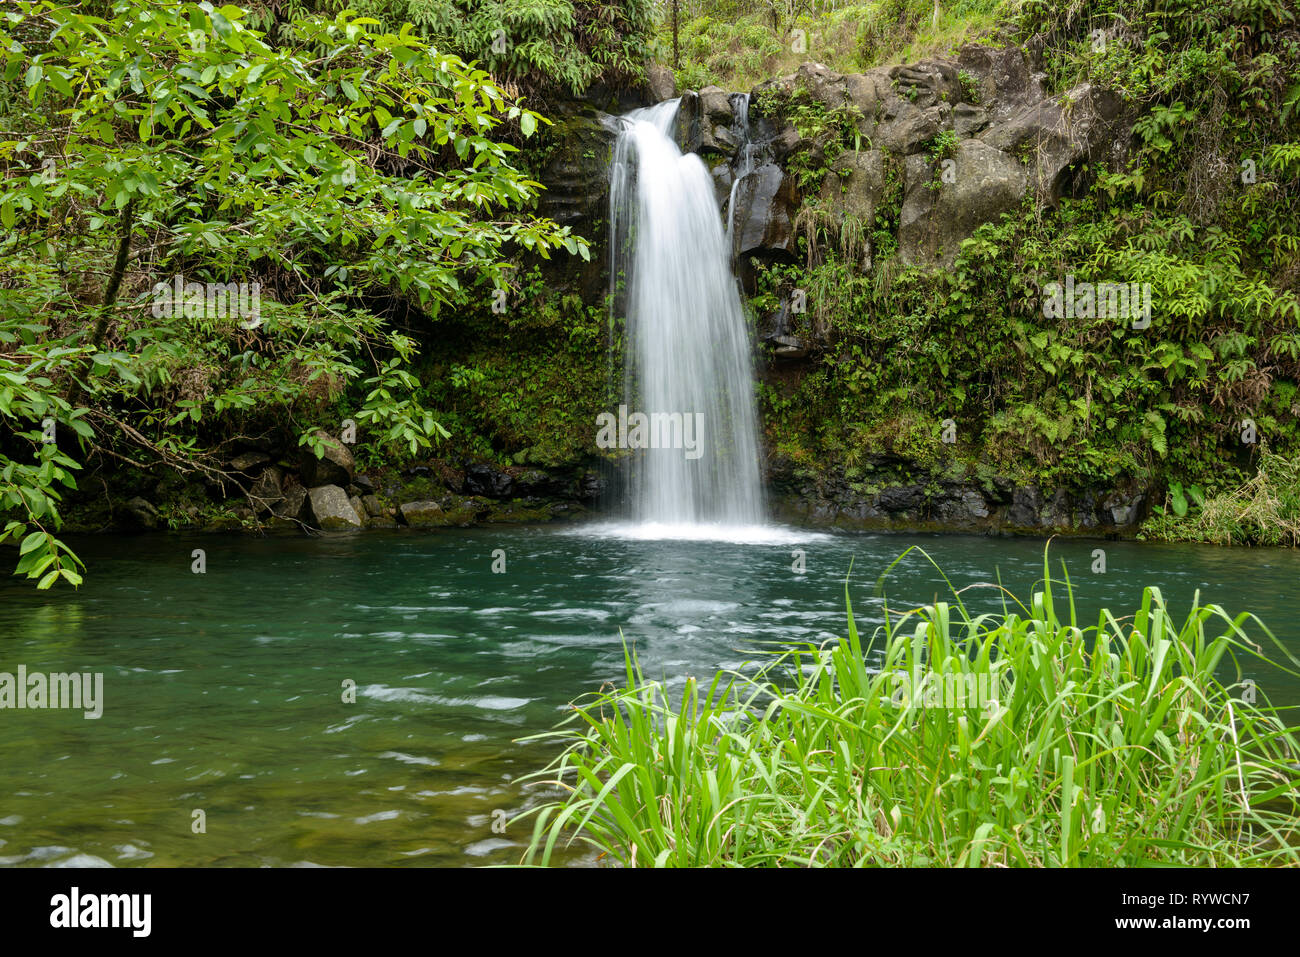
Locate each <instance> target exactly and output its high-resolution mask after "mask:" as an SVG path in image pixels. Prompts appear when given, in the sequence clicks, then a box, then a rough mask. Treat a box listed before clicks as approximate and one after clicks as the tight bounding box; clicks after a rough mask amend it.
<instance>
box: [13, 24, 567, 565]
mask: <svg viewBox="0 0 1300 957" xmlns="http://www.w3.org/2000/svg"><path fill="white" fill-rule="evenodd" d="M244 19H245V16H244V11H243V10H242V9H240V8H238V7H235V6H223V7H220V8H217V7H214V6H213V5H212V4H210V3H202V4H184V3H180V2H175V0H166V2H150V3H141V2H135V0H121V2H118V3H115V4H114V5H113V6H112V9H111V14H110V15H109V16H104V17H101V16H95V15H93V14H91V13H83V12H80V11H78V10H77V9H76V8H73V7H68V6H66V5H61V4H57V3H54V2H45V0H20V2H16V3H13V4H10V5H9V6H8V7H6V8H5V10H4V11H3V14H2V15H0V48H3V51H4V52H3V54H0V55H2V56H3V58H4V59H3V61H2V62H3V87H4V90H5V93H6V96H5V98H4V100H3V102H4V104H5V106H6V107H7V109H8V113H9V115H8V120H9V123H8V128H9V129H16V130H17V131H18V132H17V133H16V134H11V135H10V137H9V138H6V139H5V140H4V141H3V142H0V164H2V165H3V168H4V171H5V174H6V175H5V177H4V179H3V181H2V182H0V223H3V225H4V227H5V234H4V237H3V239H0V256H2V257H3V261H4V266H3V269H2V270H0V376H3V377H4V381H5V383H6V385H5V388H4V389H3V391H0V418H3V420H4V421H6V422H8V423H10V426H11V437H9V438H6V439H4V440H3V442H2V444H0V482H3V483H4V484H3V485H0V494H3V498H0V508H3V510H4V511H5V512H6V513H7V514H8V515H9V516H10V519H9V522H8V524H7V525H6V527H5V532H4V536H5V537H7V538H11V539H14V540H19V539H21V545H20V556H21V561H20V566H19V567H20V569H21V570H22V571H24V572H26V573H27V574H28V575H30V576H32V577H36V576H40V586H41V587H49V585H51V584H52V583H53V581H54V580H55V578H57V577H58V576H57V575H55V576H54V577H51V572H58V573H60V574H61V575H62V577H64V578H65V579H67V580H68V581H72V582H73V583H74V584H75V583H76V582H77V581H79V578H78V576H77V575H76V573H75V571H74V570H73V567H72V565H71V564H69V561H70V560H65V558H64V557H63V556H64V554H65V552H64V550H63V549H62V547H61V545H60V543H59V542H58V541H57V539H55V538H54V537H53V535H52V534H51V530H54V529H57V528H58V526H59V512H58V508H57V502H58V493H57V491H56V486H59V485H62V486H65V487H68V486H71V485H72V478H71V472H70V470H71V469H73V468H75V467H76V463H75V461H74V460H73V458H72V454H73V451H74V446H75V447H77V448H79V449H80V450H81V451H82V452H83V453H85V454H88V455H96V456H110V457H114V458H116V459H119V460H122V461H125V462H127V463H129V464H132V465H138V466H141V467H148V466H150V465H156V464H163V465H166V466H170V467H173V468H177V469H180V470H182V471H184V470H191V471H200V472H204V473H207V474H209V475H210V476H212V477H214V478H218V479H229V476H225V475H223V474H222V471H221V469H220V467H219V466H218V465H217V464H215V463H214V461H213V459H212V457H211V456H207V455H205V454H203V452H202V450H201V446H200V444H199V441H198V440H199V436H200V431H199V430H201V429H204V428H205V427H211V426H213V425H214V424H215V423H216V422H217V421H219V420H220V419H222V418H223V417H235V422H236V424H239V423H240V422H241V421H247V417H249V416H251V415H254V414H260V415H268V414H278V415H279V416H280V417H282V418H284V419H287V420H289V421H290V422H293V421H294V418H295V416H296V415H298V414H301V413H303V412H307V414H309V415H310V414H311V410H313V409H314V408H317V407H319V406H320V405H321V404H322V403H324V402H328V401H329V400H331V399H333V398H336V397H337V396H338V395H339V394H340V393H341V392H342V390H344V389H345V388H346V387H347V386H348V384H349V383H353V382H357V383H358V384H360V382H359V380H361V379H363V378H364V377H365V376H366V373H367V370H372V371H373V375H372V377H371V380H370V382H369V383H367V384H368V385H369V386H370V387H371V388H370V390H369V392H368V394H367V395H366V396H365V397H364V398H362V399H360V401H359V403H358V405H357V407H356V417H357V418H358V419H360V420H361V421H362V422H367V423H369V424H371V425H372V426H374V427H376V428H378V429H380V430H384V429H386V430H387V436H388V437H389V438H393V439H395V440H402V441H412V442H415V443H416V444H417V445H418V444H421V443H422V442H426V441H428V440H429V439H430V438H431V437H433V436H436V435H437V434H438V432H439V426H438V424H437V422H436V421H435V419H434V417H433V416H432V415H430V414H429V412H428V410H425V409H423V408H421V407H419V404H418V402H416V401H414V396H412V395H408V396H402V395H399V394H398V392H399V391H401V390H406V391H408V392H409V387H410V386H411V384H412V380H411V379H410V377H409V376H406V375H405V374H404V373H403V372H402V371H401V367H402V366H404V365H406V364H407V363H408V361H409V360H410V359H411V357H412V355H413V348H412V345H411V341H410V340H409V339H408V338H406V337H404V336H403V335H401V334H400V333H398V332H397V331H395V330H394V329H393V328H392V326H391V324H390V320H389V318H388V317H386V316H385V315H383V314H381V313H378V312H372V311H370V310H366V309H362V308H359V303H361V302H362V301H364V300H365V299H370V300H371V301H373V300H375V299H376V298H378V299H379V300H380V301H383V302H388V303H390V308H392V304H396V303H404V307H403V311H410V310H414V311H418V312H419V313H421V314H422V315H423V316H425V317H429V318H432V317H436V316H437V314H438V311H439V308H440V306H442V305H443V304H446V303H449V302H455V301H457V300H458V298H460V297H462V296H463V295H464V289H465V287H466V286H467V285H469V284H472V283H478V284H480V285H488V286H491V285H496V286H500V285H502V284H503V282H504V280H503V279H502V273H501V269H502V263H503V261H504V259H505V258H506V257H507V256H508V255H510V254H512V253H515V252H518V251H521V250H522V251H527V252H530V253H534V254H540V255H541V256H546V255H548V253H549V251H550V250H554V249H567V250H568V251H569V252H574V253H580V254H583V255H586V253H587V250H586V246H585V244H584V243H582V242H581V241H580V240H578V239H577V238H575V237H573V236H572V235H570V234H569V232H568V230H567V229H560V228H558V227H557V226H556V225H555V224H554V223H552V222H550V221H549V220H545V219H538V218H535V217H529V216H518V215H510V214H508V213H507V212H506V211H507V210H509V208H511V207H517V206H521V205H524V204H527V203H529V202H530V201H531V200H532V198H533V197H534V195H535V191H536V189H537V184H536V183H534V182H532V181H530V180H529V179H527V178H526V177H525V176H523V175H522V174H521V173H519V172H518V171H517V170H516V169H515V168H514V167H513V166H512V165H511V162H510V159H511V157H510V154H511V152H512V151H513V149H514V148H513V147H510V146H508V145H505V144H502V143H500V142H497V141H496V140H494V139H493V138H492V132H493V130H494V129H496V128H498V127H499V126H501V124H503V123H506V122H508V121H509V122H517V123H518V124H519V126H520V128H521V129H522V130H523V132H524V133H525V134H527V133H530V132H531V131H532V130H533V129H534V128H535V127H536V125H537V124H538V123H539V122H541V118H540V117H538V116H537V115H536V114H535V113H532V112H530V111H527V110H523V109H521V108H520V107H519V106H517V105H514V104H512V103H510V102H509V101H508V100H507V99H506V97H505V96H504V95H503V93H502V92H501V90H500V89H499V87H498V86H496V85H495V83H494V82H493V80H492V78H491V77H490V76H489V75H488V74H486V73H484V72H483V71H481V70H476V69H474V68H471V67H469V66H467V65H466V64H464V63H463V62H462V61H460V60H459V59H458V58H456V57H454V56H450V55H444V54H440V53H438V52H436V51H434V50H433V49H431V48H430V46H429V45H428V43H426V42H425V41H424V40H422V39H420V37H419V36H418V35H416V34H415V33H413V32H412V31H411V30H410V29H409V28H407V29H403V30H402V31H401V32H400V33H397V34H387V33H375V32H371V30H370V27H371V26H373V25H374V22H373V21H366V20H359V19H356V18H353V17H350V16H346V15H340V16H339V17H338V18H336V19H334V20H321V19H302V20H296V21H294V22H292V23H291V24H289V25H288V26H287V29H285V30H284V31H282V33H281V36H280V40H281V42H282V45H281V46H272V45H271V43H270V42H269V41H268V38H266V37H265V36H263V35H262V34H261V33H260V32H258V31H257V30H254V29H252V28H250V27H249V26H247V25H246V24H245V23H244V22H243V21H244ZM305 51H311V55H310V56H308V55H305ZM16 94H17V95H16ZM250 276H251V277H256V278H260V280H261V284H262V286H264V287H265V288H266V289H267V295H266V296H265V297H264V299H265V300H266V301H265V302H264V303H263V305H262V309H261V312H260V314H259V315H258V316H257V317H256V321H255V322H251V323H250V322H242V323H241V322H240V321H239V318H238V317H235V316H231V315H229V314H226V313H224V312H219V313H217V314H216V315H213V314H211V313H210V312H209V311H207V310H206V309H205V307H204V303H203V301H202V296H201V295H200V301H199V302H198V303H187V304H186V306H185V308H180V309H164V310H161V311H160V310H159V309H158V308H157V306H158V303H159V298H158V297H159V291H158V290H159V287H158V285H156V284H158V283H162V284H163V285H166V283H167V281H168V280H170V279H172V278H173V277H175V278H177V279H178V280H179V279H182V277H183V279H184V281H185V282H188V281H189V280H190V279H191V278H193V279H196V280H203V281H205V282H206V283H209V284H210V283H214V282H215V283H222V284H224V283H226V282H229V281H232V280H233V279H240V280H245V279H248V278H250ZM196 288H197V287H196ZM210 288H211V287H210V286H209V289H210ZM191 305H193V306H195V308H190V306H191ZM241 416H242V417H244V418H243V419H240V418H239V417H241ZM43 418H44V419H48V420H52V421H53V422H54V428H53V431H52V433H48V432H43V431H41V430H40V429H36V430H33V429H32V428H31V426H33V425H39V423H40V421H41V420H42V419H43ZM298 425H299V426H300V427H301V425H302V423H301V422H299V423H298ZM51 434H52V437H53V440H52V441H47V439H49V437H50V435H51Z"/></svg>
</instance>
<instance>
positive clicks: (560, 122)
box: [0, 0, 1300, 588]
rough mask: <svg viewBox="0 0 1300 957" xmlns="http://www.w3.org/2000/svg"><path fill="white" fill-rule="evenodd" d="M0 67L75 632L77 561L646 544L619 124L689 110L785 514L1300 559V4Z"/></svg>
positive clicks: (235, 10)
mask: <svg viewBox="0 0 1300 957" xmlns="http://www.w3.org/2000/svg"><path fill="white" fill-rule="evenodd" d="M0 47H2V48H3V57H4V60H3V63H4V70H3V76H2V77H0V128H2V129H3V132H2V133H0V171H3V180H2V181H0V226H2V227H3V229H2V231H0V417H2V418H3V422H4V429H3V430H0V509H2V510H3V513H4V514H3V516H0V517H2V518H3V521H4V525H3V526H2V530H3V532H4V536H5V539H6V542H7V544H8V545H10V546H12V547H13V549H14V551H13V557H12V561H13V562H14V564H15V567H16V571H17V572H18V573H19V574H22V575H25V576H27V577H29V578H31V579H33V580H34V581H35V582H36V584H37V585H38V587H42V588H46V587H51V586H53V585H54V584H55V583H56V582H58V581H60V580H63V581H65V582H68V583H71V584H73V585H76V584H78V583H79V582H80V581H81V579H82V574H83V572H84V569H83V567H82V566H81V564H80V562H79V560H78V559H77V558H76V556H75V555H74V554H72V553H71V552H70V551H69V550H68V549H67V548H66V547H65V546H64V545H63V544H62V542H61V541H60V539H59V538H58V535H59V534H60V530H61V529H64V528H69V527H72V528H77V529H83V530H88V529H102V528H108V527H121V526H131V525H134V526H137V527H144V528H162V527H170V528H180V527H204V528H246V529H254V530H256V529H262V528H266V527H269V526H282V527H286V528H312V527H324V528H329V527H355V526H359V525H363V524H380V525H382V524H396V523H399V522H401V523H406V524H419V523H425V524H467V523H472V522H476V521H496V520H504V521H513V520H520V519H539V518H548V517H558V516H560V515H563V514H566V513H571V512H573V511H575V510H577V509H579V508H582V507H592V506H594V505H596V503H598V502H600V501H602V497H603V500H604V502H605V503H606V504H607V505H608V503H609V501H610V500H611V499H612V498H616V489H617V486H618V470H619V461H620V456H619V453H618V452H617V451H612V452H611V451H605V450H601V449H598V448H597V447H596V442H595V439H596V429H595V427H594V423H595V420H596V416H597V415H598V414H599V413H600V412H602V411H606V410H609V409H611V408H613V407H615V406H616V405H617V402H618V394H619V385H620V378H619V376H620V372H619V363H620V356H621V335H622V330H621V327H620V323H619V321H618V318H617V313H618V309H617V299H618V296H617V291H618V284H617V281H616V282H615V283H614V284H613V286H612V287H611V282H610V277H609V275H608V268H609V267H608V263H609V261H610V260H609V255H608V245H609V242H610V239H609V237H608V236H607V235H606V233H607V229H606V222H605V220H606V217H607V208H606V204H607V195H608V194H607V184H606V179H605V178H606V176H607V172H606V170H607V165H608V161H609V150H610V145H611V142H612V139H611V134H610V125H609V123H608V122H607V119H608V117H611V116H614V115H617V114H618V113H620V112H623V111H626V110H627V109H631V108H634V107H637V106H642V105H647V104H650V103H652V102H654V101H655V100H658V99H663V98H665V97H668V96H674V95H679V94H680V95H682V106H681V111H682V123H681V126H682V130H681V135H682V137H683V142H684V145H686V146H688V147H689V148H691V149H694V150H695V151H696V152H697V153H699V154H700V155H701V156H702V157H704V159H705V160H706V162H707V163H709V164H710V165H711V167H712V169H713V171H714V175H715V181H716V182H717V185H718V193H719V210H720V215H722V214H723V211H724V210H725V211H726V215H727V216H729V217H731V218H733V219H734V220H735V221H736V228H735V244H734V252H735V266H736V271H737V274H738V276H739V277H740V280H741V283H742V289H743V291H744V293H745V298H746V306H747V309H748V311H749V313H750V319H751V323H752V328H753V330H754V334H755V339H756V342H757V343H758V350H759V357H760V371H759V381H758V383H757V384H756V389H757V395H758V400H759V410H760V415H761V420H762V424H763V432H764V442H765V463H764V465H765V474H766V476H767V479H768V484H769V489H770V493H771V496H772V498H773V500H774V503H775V505H776V507H777V510H778V513H779V514H785V515H789V516H793V517H796V518H798V519H800V520H805V521H812V522H827V523H835V524H855V523H856V524H858V525H860V526H863V527H875V526H881V525H883V526H885V527H894V526H904V527H913V526H925V525H927V524H935V525H938V526H940V527H958V528H985V529H989V528H993V529H1001V528H1012V529H1023V530H1030V531H1050V530H1073V531H1083V532H1091V533H1116V534H1138V535H1143V536H1147V537H1155V538H1186V539H1200V540H1209V541H1216V542H1224V543H1242V542H1246V543H1257V544H1292V545H1295V544H1298V543H1300V299H1298V298H1297V289H1296V287H1297V277H1298V276H1300V208H1298V203H1300V186H1298V183H1300V180H1298V177H1300V135H1297V112H1298V111H1300V25H1298V24H1297V22H1296V10H1295V7H1294V5H1293V4H1291V3H1286V2H1278V0H1235V2H1225V3H1219V4H1212V5H1206V4H1196V3H1190V2H1181V0H1163V2H1148V0H1137V2H1128V3H1120V2H1115V0H1080V2H1076V3H1071V4H1065V5H1060V4H1052V3H1040V2H1014V0H1006V2H999V0H965V2H958V3H948V2H931V0H922V2H917V0H880V2H874V3H865V4H854V3H847V2H846V3H834V2H831V3H807V4H805V3H799V2H794V0H791V2H774V0H763V2H759V0H736V2H727V0H716V2H714V0H696V2H681V3H678V2H667V3H664V4H659V5H656V4H653V3H650V2H643V0H632V2H627V3H610V2H602V0H538V2H533V0H523V2H500V0H495V2H489V0H443V2H438V0H434V2H426V0H354V2H351V3H347V4H345V3H343V2H342V0H338V2H335V0H302V2H293V0H284V2H278V0H277V2H263V3H251V2H250V3H248V4H246V5H244V6H233V5H225V6H216V5H214V4H211V3H199V4H183V3H178V2H171V0H162V2H149V3H144V2H130V0H119V2H116V3H112V2H86V3H80V4H68V3H57V2H47V0H41V2H36V0H18V2H14V3H9V4H6V6H5V8H4V10H3V11H2V12H0ZM735 93H745V94H749V95H748V97H744V98H740V99H737V98H736V97H734V96H733V95H732V94H735ZM741 103H743V104H744V107H743V109H742V107H741V106H740V104H741ZM751 147H752V148H753V149H756V150H757V151H758V152H759V153H760V154H761V157H760V158H761V159H762V160H763V161H764V165H763V166H762V167H761V168H760V170H759V172H762V171H763V170H767V172H766V173H763V175H760V176H751V177H748V178H747V179H742V177H741V176H739V175H737V174H739V173H741V172H742V170H741V169H740V166H739V164H741V163H742V162H751V161H752V160H753V157H752V156H751V155H749V153H748V152H747V150H749V149H750V148H751ZM742 154H744V155H742ZM737 180H741V181H742V183H743V184H748V185H746V186H745V187H744V188H742V189H739V190H733V189H732V188H731V187H732V186H733V185H734V184H735V182H736V181H737ZM617 278H618V277H615V280H617ZM1121 287H1122V289H1123V291H1124V292H1125V297H1124V302H1126V303H1127V302H1129V300H1130V295H1129V294H1130V293H1131V299H1132V303H1130V305H1134V304H1136V303H1137V302H1139V301H1144V302H1145V306H1144V307H1143V308H1142V309H1141V310H1138V309H1136V308H1133V309H1130V310H1128V311H1127V312H1126V311H1124V310H1125V309H1126V308H1127V307H1123V308H1121V309H1120V311H1119V314H1118V315H1117V313H1116V309H1115V308H1114V307H1115V305H1116V302H1117V301H1118V290H1119V289H1120V288H1121ZM611 288H613V289H614V290H615V295H614V296H613V301H611V296H610V290H611ZM1108 295H1109V296H1110V297H1111V299H1110V300H1109V301H1107V303H1106V308H1103V307H1102V300H1103V299H1106V297H1107V296H1108ZM1130 312H1131V313H1132V314H1131V315H1130V314H1129V313H1130ZM1130 319H1131V321H1130ZM321 488H329V489H338V490H341V491H340V493H339V494H338V495H333V496H331V495H326V494H316V492H318V491H319V489H321Z"/></svg>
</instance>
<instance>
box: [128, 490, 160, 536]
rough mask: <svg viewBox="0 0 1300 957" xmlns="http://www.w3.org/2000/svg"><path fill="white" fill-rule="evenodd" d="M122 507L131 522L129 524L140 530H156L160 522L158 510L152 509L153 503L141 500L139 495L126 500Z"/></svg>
mask: <svg viewBox="0 0 1300 957" xmlns="http://www.w3.org/2000/svg"><path fill="white" fill-rule="evenodd" d="M123 507H124V508H125V509H126V514H127V517H128V518H129V519H130V520H131V523H132V524H133V525H137V526H139V527H140V528H149V529H153V528H157V527H158V525H159V523H160V522H161V521H162V518H161V516H160V515H159V514H158V509H156V508H154V506H153V503H152V502H149V501H148V500H146V499H143V498H141V497H140V496H139V495H137V496H136V497H135V498H132V499H128V500H127V502H126V504H125V505H124V506H123Z"/></svg>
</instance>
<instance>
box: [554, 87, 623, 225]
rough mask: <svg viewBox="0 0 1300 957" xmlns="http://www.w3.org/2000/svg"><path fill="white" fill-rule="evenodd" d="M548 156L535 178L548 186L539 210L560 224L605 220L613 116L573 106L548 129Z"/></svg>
mask: <svg viewBox="0 0 1300 957" xmlns="http://www.w3.org/2000/svg"><path fill="white" fill-rule="evenodd" d="M545 135H546V144H547V145H548V146H549V147H550V156H549V157H548V158H547V161H546V163H545V164H544V165H543V167H542V171H541V175H540V176H539V177H538V178H539V179H540V181H541V182H542V183H543V184H544V185H545V186H546V189H545V191H543V192H542V194H541V196H540V197H539V200H538V210H539V212H540V213H541V215H543V216H547V217H550V218H551V219H553V220H555V221H556V222H557V223H559V224H560V225H561V226H575V225H577V224H580V223H581V224H585V223H589V222H591V221H593V220H596V219H603V218H604V217H605V215H606V214H607V213H608V211H609V210H608V207H609V162H610V157H611V155H612V153H613V148H614V140H615V139H617V135H618V134H617V130H616V127H615V124H614V119H613V117H611V116H609V115H608V114H606V113H602V112H601V111H599V110H596V109H592V108H591V107H579V106H577V105H573V106H571V107H570V108H569V109H568V110H567V111H565V112H562V113H560V114H559V115H557V116H555V117H553V125H552V126H550V127H548V128H547V130H546V134H545Z"/></svg>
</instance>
